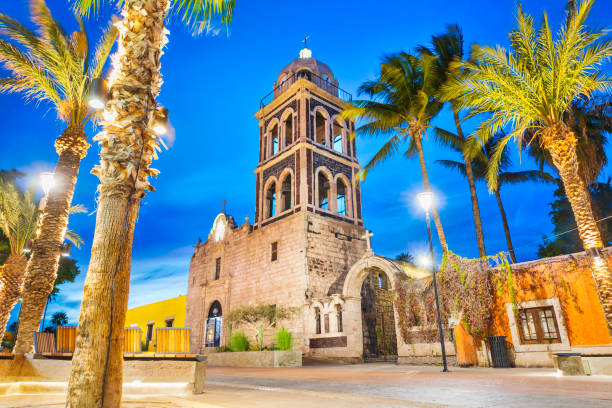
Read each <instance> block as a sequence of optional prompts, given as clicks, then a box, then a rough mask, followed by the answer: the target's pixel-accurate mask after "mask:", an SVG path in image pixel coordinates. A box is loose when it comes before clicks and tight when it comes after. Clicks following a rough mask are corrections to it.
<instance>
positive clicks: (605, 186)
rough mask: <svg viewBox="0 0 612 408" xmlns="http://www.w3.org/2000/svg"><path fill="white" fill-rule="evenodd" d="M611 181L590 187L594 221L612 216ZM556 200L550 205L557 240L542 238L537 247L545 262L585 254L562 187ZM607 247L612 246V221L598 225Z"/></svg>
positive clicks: (556, 194) (605, 221)
mask: <svg viewBox="0 0 612 408" xmlns="http://www.w3.org/2000/svg"><path fill="white" fill-rule="evenodd" d="M611 182H612V179H610V178H608V181H607V182H606V183H599V182H596V183H592V184H591V185H590V186H589V190H590V192H591V207H592V209H593V213H594V214H595V219H600V218H604V217H605V216H610V215H612V185H611V184H610V183H611ZM554 197H555V200H554V201H553V202H552V203H550V208H551V210H550V212H549V213H548V214H549V215H550V219H551V221H552V224H553V225H554V228H553V234H555V235H558V236H557V237H555V238H554V239H548V238H546V237H544V238H543V240H544V242H543V243H542V244H540V245H538V256H539V257H540V258H546V257H550V256H557V255H563V254H571V253H575V252H580V251H582V250H583V246H582V241H581V240H580V236H579V235H578V231H577V227H576V220H575V219H574V217H573V212H572V207H571V205H570V203H569V200H568V199H567V197H566V195H565V190H564V189H563V186H562V185H561V183H559V187H558V188H557V189H556V190H555V192H554ZM597 227H598V228H599V232H600V233H601V238H602V240H603V242H604V245H606V246H607V245H610V244H611V243H612V218H608V219H607V220H602V221H600V222H598V223H597Z"/></svg>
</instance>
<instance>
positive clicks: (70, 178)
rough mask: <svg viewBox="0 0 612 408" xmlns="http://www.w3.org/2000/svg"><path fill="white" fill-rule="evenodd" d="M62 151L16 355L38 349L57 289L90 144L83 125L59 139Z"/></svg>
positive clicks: (29, 274) (30, 271) (31, 267)
mask: <svg viewBox="0 0 612 408" xmlns="http://www.w3.org/2000/svg"><path fill="white" fill-rule="evenodd" d="M55 148H56V150H57V152H58V154H59V159H58V162H57V166H56V167H55V176H54V178H55V185H56V188H54V189H52V190H51V191H50V192H49V195H48V197H47V204H46V205H45V209H44V211H43V215H42V218H41V221H40V227H39V232H38V235H37V236H36V240H35V242H34V245H33V247H32V256H31V257H30V261H29V262H28V267H27V270H26V276H25V282H24V288H25V290H24V293H23V298H22V301H21V315H20V316H19V336H18V338H17V342H16V343H15V349H14V351H13V353H14V354H25V353H32V352H34V337H33V335H32V333H34V332H35V331H37V330H38V328H39V327H40V320H41V319H42V315H43V312H44V310H45V305H46V303H47V299H48V298H49V295H50V294H51V291H52V290H53V285H54V284H55V278H56V277H57V267H58V264H59V257H60V252H61V248H60V247H61V245H62V242H63V240H64V234H65V233H66V228H67V227H68V210H69V209H70V205H71V203H72V196H73V195H74V186H75V184H76V180H77V174H78V173H79V164H80V162H81V159H82V158H83V157H85V155H86V154H87V149H88V148H89V144H88V143H87V136H86V135H85V132H84V131H83V127H81V126H80V125H79V126H69V127H68V128H66V130H64V132H63V133H62V135H61V136H60V137H59V138H58V139H57V141H56V142H55Z"/></svg>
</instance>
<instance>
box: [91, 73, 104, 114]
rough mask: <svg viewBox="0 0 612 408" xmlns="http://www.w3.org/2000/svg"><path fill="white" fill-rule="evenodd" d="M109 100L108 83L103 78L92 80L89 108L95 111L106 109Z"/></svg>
mask: <svg viewBox="0 0 612 408" xmlns="http://www.w3.org/2000/svg"><path fill="white" fill-rule="evenodd" d="M107 100H108V95H107V90H106V82H105V81H104V80H103V79H102V78H94V79H92V80H91V86H90V88H89V96H88V97H87V103H88V104H89V106H90V107H91V108H93V109H95V110H100V109H104V107H105V106H106V101H107Z"/></svg>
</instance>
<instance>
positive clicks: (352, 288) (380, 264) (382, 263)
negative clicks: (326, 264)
mask: <svg viewBox="0 0 612 408" xmlns="http://www.w3.org/2000/svg"><path fill="white" fill-rule="evenodd" d="M371 269H378V270H380V271H381V272H383V273H384V274H385V275H386V276H387V279H389V283H390V285H391V288H395V284H396V282H397V274H398V273H399V274H403V271H402V270H401V269H400V268H399V267H397V266H396V265H395V264H394V263H393V262H391V261H390V260H388V259H385V258H383V257H380V256H376V255H366V256H365V257H363V258H361V259H360V260H359V261H357V263H355V265H353V266H352V267H351V269H349V271H348V274H347V275H346V279H345V280H344V286H343V288H342V296H344V297H345V298H346V297H354V298H357V297H360V296H361V295H360V293H361V285H362V284H363V281H364V280H365V279H366V277H367V276H368V273H369V272H370V270H371Z"/></svg>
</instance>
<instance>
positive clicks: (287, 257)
mask: <svg viewBox="0 0 612 408" xmlns="http://www.w3.org/2000/svg"><path fill="white" fill-rule="evenodd" d="M350 99H351V96H350V94H348V93H346V92H345V91H343V90H342V89H341V88H340V87H339V86H338V80H337V78H336V77H335V76H334V74H333V72H332V71H331V69H330V68H329V67H328V66H327V65H325V64H323V63H322V62H320V61H318V60H316V59H315V58H313V57H312V55H311V51H310V50H309V49H308V48H303V49H302V50H301V52H300V56H299V58H296V59H295V60H294V61H293V62H291V63H290V64H289V65H287V66H286V67H285V68H283V69H282V70H281V71H280V73H279V74H278V78H277V80H276V82H275V84H274V87H273V90H272V92H271V93H270V94H268V95H267V96H266V97H264V99H262V101H261V108H260V110H259V111H258V112H257V113H256V114H255V118H256V119H257V120H258V121H259V156H258V163H257V167H256V168H255V217H254V220H253V223H252V224H251V223H250V220H249V219H248V218H247V220H246V222H244V223H243V224H242V225H238V224H237V223H236V221H235V220H234V218H233V217H232V216H230V215H228V214H227V213H226V212H225V209H224V210H223V211H222V212H221V213H220V214H219V215H218V216H217V217H216V219H215V220H214V222H213V226H212V229H211V231H210V233H209V235H208V239H207V240H206V241H205V242H201V243H198V245H196V246H195V252H194V254H193V257H192V260H191V265H190V270H189V283H188V293H187V311H186V326H187V327H190V328H191V329H192V335H191V338H192V350H196V351H199V352H204V351H205V348H206V347H217V346H221V345H225V344H226V341H227V338H226V336H227V330H226V327H225V326H226V325H224V324H223V315H224V314H227V313H228V312H229V311H231V310H232V309H233V308H235V307H239V306H243V305H258V304H276V305H283V306H290V307H296V308H298V309H299V310H300V312H299V313H297V314H295V315H294V316H293V318H291V319H290V320H288V321H284V322H282V323H281V324H280V326H282V327H285V328H287V329H288V330H289V331H290V332H291V333H292V334H293V336H294V339H295V341H294V344H295V346H294V347H297V348H299V349H301V350H302V351H303V353H304V354H305V355H306V356H309V357H313V358H328V359H341V360H344V361H361V360H362V359H363V357H368V356H397V355H398V353H399V355H402V350H401V349H402V347H405V346H402V345H400V350H398V341H397V338H398V336H399V332H396V331H397V329H396V325H395V319H396V316H395V313H394V309H393V305H392V302H393V298H392V295H391V289H392V288H393V285H394V282H395V279H397V276H398V274H400V275H401V274H408V275H409V276H412V277H420V276H419V273H421V275H422V272H419V271H418V270H415V268H412V267H410V266H409V265H408V264H406V263H403V262H398V261H393V260H390V259H387V258H384V257H381V256H377V255H375V254H373V252H372V250H371V246H370V237H371V235H372V234H371V233H370V232H369V231H367V230H366V229H365V227H364V223H363V218H362V212H361V190H360V186H359V183H355V182H354V180H355V175H356V174H357V172H358V171H359V169H360V166H359V163H358V162H357V154H356V146H355V140H354V139H352V138H350V137H349V135H350V133H351V132H352V131H353V130H354V123H353V122H351V121H349V120H345V119H343V118H342V117H341V116H340V112H341V111H342V109H343V106H344V105H345V103H346V102H347V101H349V100H350ZM247 334H248V333H247ZM265 337H266V338H267V343H270V342H271V341H273V338H274V337H273V336H272V333H270V334H268V335H266V336H265ZM400 343H402V344H403V342H400ZM268 345H271V344H268ZM391 358H392V357H391Z"/></svg>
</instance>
